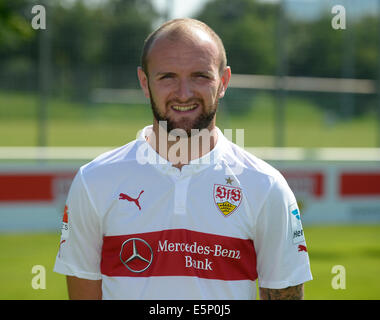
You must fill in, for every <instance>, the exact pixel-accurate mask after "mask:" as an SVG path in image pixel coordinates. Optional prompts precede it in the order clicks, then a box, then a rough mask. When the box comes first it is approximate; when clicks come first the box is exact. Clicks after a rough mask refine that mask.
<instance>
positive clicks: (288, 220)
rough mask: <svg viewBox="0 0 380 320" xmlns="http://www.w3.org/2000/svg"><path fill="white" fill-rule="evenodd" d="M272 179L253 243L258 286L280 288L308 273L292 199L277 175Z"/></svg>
mask: <svg viewBox="0 0 380 320" xmlns="http://www.w3.org/2000/svg"><path fill="white" fill-rule="evenodd" d="M276 180H277V181H275V182H274V183H273V185H272V188H271V189H270V191H269V193H268V195H267V198H266V199H265V202H264V204H263V206H262V208H261V211H260V214H259V215H258V217H257V219H256V225H255V238H254V245H255V250H256V257H257V258H256V259H257V273H258V284H259V287H260V288H272V289H276V290H281V289H283V288H291V287H295V288H297V286H298V285H299V284H302V283H304V282H306V281H308V280H311V279H312V276H311V272H310V263H309V256H308V253H307V248H306V242H305V238H304V235H303V230H302V223H301V215H300V212H299V209H298V206H297V202H296V199H295V197H294V194H293V193H292V191H291V190H290V188H289V186H288V185H287V183H286V181H285V180H284V179H283V178H282V177H281V176H280V177H277V179H276ZM268 290H271V289H268ZM264 291H267V290H264ZM288 291H291V289H288ZM271 292H272V291H271ZM273 292H282V291H273Z"/></svg>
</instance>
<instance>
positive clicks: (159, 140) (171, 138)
mask: <svg viewBox="0 0 380 320" xmlns="http://www.w3.org/2000/svg"><path fill="white" fill-rule="evenodd" d="M217 139H218V134H217V132H216V128H215V124H214V123H212V124H210V127H209V128H207V129H202V130H200V131H198V132H197V133H196V134H194V135H192V136H190V137H188V136H179V135H177V136H176V135H173V134H168V132H167V131H166V128H162V126H160V125H159V124H158V123H157V121H154V123H153V130H152V132H151V133H150V134H149V135H148V136H147V137H146V140H147V142H148V143H149V144H150V145H151V147H152V148H153V149H154V150H156V152H157V153H158V154H159V155H160V156H161V157H163V158H164V159H166V160H168V161H169V162H171V163H172V164H173V166H174V167H176V168H179V169H181V168H182V167H183V166H184V165H186V164H188V163H189V162H190V161H192V160H195V159H198V158H201V157H203V156H204V155H205V154H207V153H209V152H210V151H211V150H212V149H214V147H215V145H216V143H217Z"/></svg>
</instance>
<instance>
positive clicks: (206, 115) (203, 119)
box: [148, 85, 218, 138]
mask: <svg viewBox="0 0 380 320" xmlns="http://www.w3.org/2000/svg"><path fill="white" fill-rule="evenodd" d="M148 89H149V94H150V105H151V108H152V112H153V116H154V118H155V119H156V121H157V122H158V123H160V121H165V123H166V131H167V132H168V134H170V132H171V131H172V130H175V129H182V130H184V131H185V132H186V135H187V137H188V138H190V137H191V136H192V129H196V130H199V131H198V132H200V131H201V130H202V129H207V128H209V126H210V124H211V122H212V121H213V120H214V118H215V114H216V111H217V107H218V99H216V101H215V103H214V104H212V105H211V106H210V107H209V108H205V104H204V101H203V99H198V98H196V99H191V100H189V101H188V102H191V103H196V104H198V108H202V110H203V111H202V113H201V114H200V115H199V116H198V117H197V118H196V119H194V120H189V119H186V117H183V118H180V119H179V120H177V121H175V120H172V119H170V118H169V117H167V116H166V114H163V113H161V112H160V111H159V109H158V107H157V104H156V102H155V101H154V98H153V95H152V92H151V90H150V87H149V85H148ZM191 103H189V104H191ZM206 110H208V111H206ZM196 132H197V131H196ZM176 135H178V134H177V133H176Z"/></svg>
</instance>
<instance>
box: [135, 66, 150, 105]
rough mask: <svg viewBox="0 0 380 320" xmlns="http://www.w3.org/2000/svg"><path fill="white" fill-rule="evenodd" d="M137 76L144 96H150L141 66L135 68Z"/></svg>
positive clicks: (146, 78) (146, 77)
mask: <svg viewBox="0 0 380 320" xmlns="http://www.w3.org/2000/svg"><path fill="white" fill-rule="evenodd" d="M137 76H138V78H139V82H140V86H141V89H142V90H143V92H144V95H145V97H147V98H148V99H149V98H150V94H149V88H148V76H147V75H146V73H145V72H144V70H143V69H142V68H141V67H138V68H137Z"/></svg>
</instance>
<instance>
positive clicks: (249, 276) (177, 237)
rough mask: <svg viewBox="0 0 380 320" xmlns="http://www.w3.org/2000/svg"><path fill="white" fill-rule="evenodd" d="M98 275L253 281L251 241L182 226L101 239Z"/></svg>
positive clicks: (254, 259)
mask: <svg viewBox="0 0 380 320" xmlns="http://www.w3.org/2000/svg"><path fill="white" fill-rule="evenodd" d="M101 272H102V274H104V275H106V276H110V277H116V276H118V277H154V276H189V277H199V278H206V279H219V280H256V279H257V271H256V252H255V248H254V244H253V241H252V240H249V239H239V238H233V237H227V236H221V235H215V234H209V233H203V232H197V231H191V230H186V229H172V230H163V231H156V232H147V233H139V234H129V235H122V236H105V237H104V238H103V248H102V261H101Z"/></svg>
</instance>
